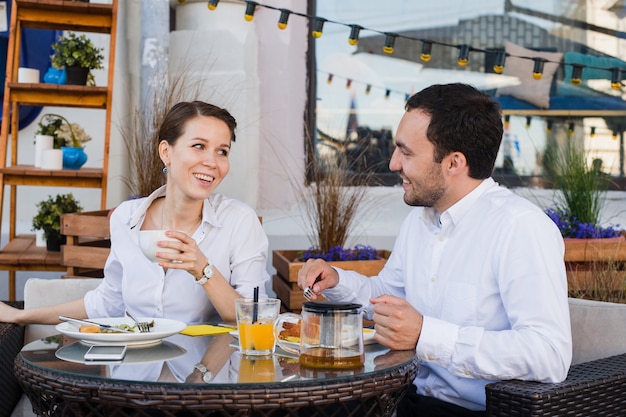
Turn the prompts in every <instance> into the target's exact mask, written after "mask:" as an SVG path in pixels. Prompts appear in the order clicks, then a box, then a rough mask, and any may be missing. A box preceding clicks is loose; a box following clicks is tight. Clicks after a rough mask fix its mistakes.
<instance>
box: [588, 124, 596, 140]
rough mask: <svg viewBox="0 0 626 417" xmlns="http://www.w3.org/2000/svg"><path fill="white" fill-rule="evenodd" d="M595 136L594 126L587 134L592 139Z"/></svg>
mask: <svg viewBox="0 0 626 417" xmlns="http://www.w3.org/2000/svg"><path fill="white" fill-rule="evenodd" d="M595 136H596V128H595V126H591V131H590V132H589V137H590V138H593V137H595Z"/></svg>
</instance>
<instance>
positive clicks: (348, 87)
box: [346, 78, 352, 90]
mask: <svg viewBox="0 0 626 417" xmlns="http://www.w3.org/2000/svg"><path fill="white" fill-rule="evenodd" d="M351 86H352V80H351V79H349V78H348V80H347V81H346V89H347V90H349V89H350V87H351Z"/></svg>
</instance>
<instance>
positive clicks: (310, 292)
mask: <svg viewBox="0 0 626 417" xmlns="http://www.w3.org/2000/svg"><path fill="white" fill-rule="evenodd" d="M321 280H322V276H321V275H318V276H317V278H315V281H313V284H311V285H310V286H309V287H306V288H305V289H304V294H303V295H304V298H306V299H307V300H309V301H312V299H313V290H312V289H311V287H312V286H313V285H315V284H317V283H318V282H320V281H321Z"/></svg>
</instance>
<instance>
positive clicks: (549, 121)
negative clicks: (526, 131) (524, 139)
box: [546, 120, 553, 133]
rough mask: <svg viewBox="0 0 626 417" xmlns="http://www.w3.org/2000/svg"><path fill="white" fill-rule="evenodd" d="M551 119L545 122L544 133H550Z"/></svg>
mask: <svg viewBox="0 0 626 417" xmlns="http://www.w3.org/2000/svg"><path fill="white" fill-rule="evenodd" d="M552 123H553V122H552V120H548V121H547V122H546V133H552Z"/></svg>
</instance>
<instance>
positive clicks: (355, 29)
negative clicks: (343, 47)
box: [348, 25, 363, 46]
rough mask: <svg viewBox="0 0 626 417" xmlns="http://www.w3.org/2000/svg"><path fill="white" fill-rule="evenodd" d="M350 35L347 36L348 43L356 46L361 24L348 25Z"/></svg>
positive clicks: (361, 27)
mask: <svg viewBox="0 0 626 417" xmlns="http://www.w3.org/2000/svg"><path fill="white" fill-rule="evenodd" d="M350 28H351V29H350V37H349V38H348V43H349V44H350V45H352V46H356V44H358V43H359V33H360V32H361V29H363V26H359V25H350Z"/></svg>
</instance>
